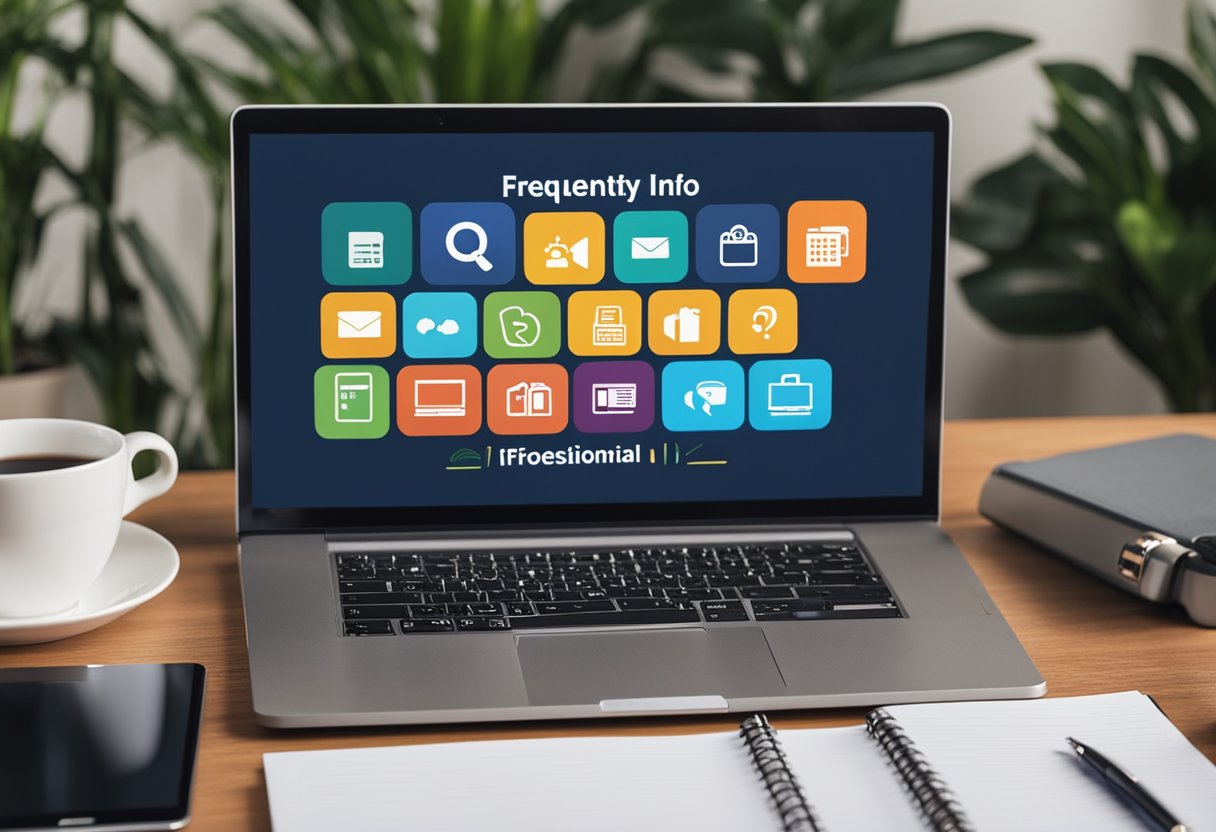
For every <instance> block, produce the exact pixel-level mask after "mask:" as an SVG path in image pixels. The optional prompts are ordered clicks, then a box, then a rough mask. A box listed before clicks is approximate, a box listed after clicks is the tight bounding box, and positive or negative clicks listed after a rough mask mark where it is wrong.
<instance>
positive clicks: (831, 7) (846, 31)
mask: <svg viewBox="0 0 1216 832" xmlns="http://www.w3.org/2000/svg"><path fill="white" fill-rule="evenodd" d="M901 2H902V0H823V2H822V3H821V6H822V12H821V13H822V21H821V23H820V25H819V29H820V31H821V32H822V33H823V38H824V40H825V41H826V42H827V43H829V44H831V45H832V51H833V53H834V55H835V56H837V57H838V58H841V59H851V58H855V57H859V56H863V55H870V54H875V53H878V52H881V51H883V50H886V49H888V48H889V47H890V46H891V45H892V43H893V42H894V39H895V25H896V23H897V22H898V18H899V7H900V4H901Z"/></svg>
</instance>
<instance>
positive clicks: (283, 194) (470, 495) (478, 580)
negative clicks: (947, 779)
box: [232, 105, 1045, 727]
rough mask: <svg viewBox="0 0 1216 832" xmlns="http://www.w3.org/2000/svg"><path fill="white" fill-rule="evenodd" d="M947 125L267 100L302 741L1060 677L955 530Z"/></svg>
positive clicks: (259, 322)
mask: <svg viewBox="0 0 1216 832" xmlns="http://www.w3.org/2000/svg"><path fill="white" fill-rule="evenodd" d="M949 136H950V120H949V114H948V113H947V112H946V111H945V110H944V109H943V108H941V107H939V106H935V105H912V106H886V105H875V106H795V105H776V106H757V107H740V106H698V107H680V106H661V107H629V106H606V107H574V106H570V107H522V106H517V107H376V108H342V107H335V108H320V107H317V108H256V107H255V108H243V109H241V110H239V111H238V112H237V113H236V114H235V116H234V117H233V121H232V148H233V190H234V206H235V209H234V222H235V241H236V246H235V255H236V283H235V286H236V313H237V314H236V383H237V400H238V407H237V434H238V452H239V459H238V492H239V493H238V496H239V510H238V531H239V535H240V563H241V578H242V583H243V588H244V604H245V620H246V627H247V633H248V640H249V655H250V663H251V670H252V677H253V702H254V709H255V710H256V712H257V715H258V718H259V719H260V721H261V722H262V723H264V724H266V725H271V726H279V727H300V726H322V725H372V724H392V723H438V722H466V721H480V720H523V719H554V718H565V717H580V718H581V717H600V716H631V715H643V714H663V715H669V714H692V713H709V712H719V711H755V710H759V709H778V708H821V707H837V706H853V705H875V704H882V703H896V702H912V701H922V700H951V699H975V698H1009V697H1034V696H1039V695H1041V694H1043V692H1044V690H1045V684H1044V682H1043V679H1042V677H1041V676H1040V675H1039V673H1038V671H1037V670H1036V669H1035V667H1034V665H1033V664H1032V663H1031V661H1030V660H1029V658H1028V657H1027V656H1026V654H1025V652H1024V651H1023V650H1022V647H1021V646H1020V645H1019V643H1018V641H1017V638H1016V637H1015V636H1014V634H1013V632H1012V631H1011V630H1010V628H1009V625H1008V624H1007V623H1006V621H1005V619H1004V618H1003V617H1002V616H1001V614H1000V612H999V611H998V610H997V608H996V606H995V605H994V604H993V602H992V599H991V598H989V596H988V593H987V592H985V591H984V588H983V587H982V586H981V585H980V583H979V581H978V580H977V579H976V576H975V575H974V574H973V573H972V571H971V569H970V568H969V567H968V566H967V563H966V561H965V560H964V559H963V558H962V556H961V555H960V554H959V552H958V550H957V549H955V547H954V545H953V544H952V543H951V541H950V540H949V538H948V537H947V536H946V535H945V534H944V533H943V532H942V530H941V528H940V526H939V525H938V513H939V481H938V480H939V463H940V451H941V440H940V434H941V393H942V316H943V290H944V286H943V283H944V279H945V278H944V275H945V256H946V241H947V211H948V175H949V158H950V157H949Z"/></svg>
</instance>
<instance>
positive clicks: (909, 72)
mask: <svg viewBox="0 0 1216 832" xmlns="http://www.w3.org/2000/svg"><path fill="white" fill-rule="evenodd" d="M1031 43H1033V40H1032V39H1031V38H1028V37H1026V36H1025V35H1015V34H1011V33H1009V32H989V31H980V32H959V33H957V34H953V35H945V36H943V37H939V38H932V39H930V40H923V41H919V42H916V43H909V44H905V45H903V46H897V47H895V48H893V49H890V50H886V51H882V52H878V53H876V54H873V55H867V56H863V57H860V58H856V59H851V60H849V59H846V60H842V61H841V62H840V64H839V65H838V66H837V67H836V70H835V73H834V74H833V76H832V86H831V95H832V97H833V98H836V99H848V98H857V97H859V96H863V95H868V94H870V93H872V92H876V91H878V90H883V89H888V88H890V87H896V86H899V85H901V84H908V83H911V82H913V81H925V80H928V79H930V78H940V77H941V76H943V75H950V74H952V73H955V72H960V71H961V70H964V69H970V68H971V67H973V66H976V65H978V64H982V63H986V62H987V61H991V60H993V59H994V58H999V57H1000V56H1001V55H1007V54H1009V53H1010V52H1013V51H1015V50H1018V49H1021V48H1023V47H1025V46H1029V45H1030V44H1031Z"/></svg>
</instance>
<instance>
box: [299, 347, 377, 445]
mask: <svg viewBox="0 0 1216 832" xmlns="http://www.w3.org/2000/svg"><path fill="white" fill-rule="evenodd" d="M388 394H389V383H388V372H387V371H385V369H384V368H383V367H376V366H373V365H356V364H339V365H330V366H326V367H322V368H320V369H319V370H317V372H316V374H315V375H314V376H313V418H314V420H315V423H316V427H317V434H318V435H320V436H322V437H324V438H325V439H379V438H380V437H382V436H384V435H385V434H386V433H388Z"/></svg>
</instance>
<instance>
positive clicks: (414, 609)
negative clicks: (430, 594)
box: [408, 604, 446, 618]
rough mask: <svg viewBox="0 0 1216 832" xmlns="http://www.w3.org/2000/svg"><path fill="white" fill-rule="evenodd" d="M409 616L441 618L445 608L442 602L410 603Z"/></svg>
mask: <svg viewBox="0 0 1216 832" xmlns="http://www.w3.org/2000/svg"><path fill="white" fill-rule="evenodd" d="M408 609H409V611H410V618H442V617H443V615H444V613H445V611H446V608H445V606H444V605H443V604H410V606H409V608H408Z"/></svg>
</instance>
